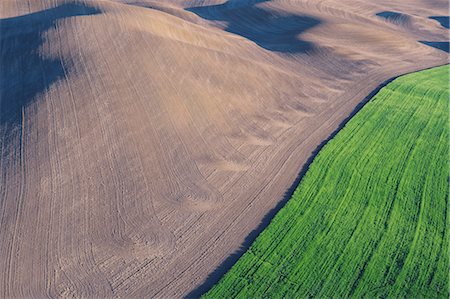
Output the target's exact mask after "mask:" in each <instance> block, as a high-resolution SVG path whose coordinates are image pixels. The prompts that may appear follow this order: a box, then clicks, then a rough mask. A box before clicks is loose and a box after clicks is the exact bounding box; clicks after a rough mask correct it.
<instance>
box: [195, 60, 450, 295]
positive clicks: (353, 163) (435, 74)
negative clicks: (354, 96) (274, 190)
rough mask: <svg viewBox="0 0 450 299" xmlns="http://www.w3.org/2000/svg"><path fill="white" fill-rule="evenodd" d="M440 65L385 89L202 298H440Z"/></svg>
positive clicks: (445, 191) (443, 290)
mask: <svg viewBox="0 0 450 299" xmlns="http://www.w3.org/2000/svg"><path fill="white" fill-rule="evenodd" d="M448 72H449V66H443V67H438V68H434V69H431V70H425V71H421V72H418V73H414V74H409V75H405V76H403V77H400V78H398V79H396V80H394V81H393V82H392V83H390V84H388V85H387V86H386V87H384V88H383V89H382V90H381V91H380V92H379V93H378V94H377V95H376V96H375V97H374V98H373V99H372V100H371V101H370V102H369V103H368V104H366V105H365V106H364V107H363V108H362V109H361V111H359V112H358V113H357V114H356V115H355V116H354V117H353V118H352V119H351V120H350V121H349V122H348V123H347V124H346V125H345V127H344V128H343V129H342V130H341V131H340V132H339V133H338V134H337V136H336V137H335V138H333V139H332V140H331V141H330V142H329V143H328V144H327V145H326V146H325V147H324V148H323V149H322V150H321V151H320V153H319V154H318V155H317V157H316V158H315V159H314V161H313V163H312V164H311V166H310V168H309V170H308V172H307V173H306V175H305V177H304V178H303V179H302V181H301V183H300V185H299V186H298V188H297V190H296V191H295V193H294V195H293V197H292V198H291V199H290V200H289V202H288V203H287V205H286V206H285V207H284V208H283V209H282V210H281V211H280V212H279V213H278V214H277V215H276V217H275V218H274V219H273V220H272V222H271V223H270V224H269V226H268V227H267V228H266V229H265V230H264V231H263V232H262V233H261V235H260V236H259V237H258V238H257V239H256V241H255V242H254V243H253V245H252V246H251V247H250V249H249V250H248V251H247V252H246V253H245V254H244V255H243V256H242V257H241V258H240V259H239V261H238V262H237V263H236V264H235V265H234V266H233V268H232V269H231V270H230V271H229V272H228V273H227V274H226V275H225V276H224V277H223V278H222V280H221V281H220V282H219V283H218V284H217V285H215V286H214V287H213V288H212V289H211V290H210V291H209V292H208V293H206V294H205V295H204V297H205V298H232V297H238V298H281V297H283V298H299V297H300V298H305V297H319V298H323V297H333V298H342V297H366V298H378V297H389V298H401V297H408V298H436V297H442V298H448V288H449V272H448V271H449V246H448V243H449V230H448V228H449V225H448V224H449V222H448V219H447V212H448V200H447V199H448V196H449V183H448V177H449V152H448V136H449V135H448V134H449V123H448V120H449V113H448V111H449V110H448V108H449V106H448V105H449V86H448V82H449V75H448Z"/></svg>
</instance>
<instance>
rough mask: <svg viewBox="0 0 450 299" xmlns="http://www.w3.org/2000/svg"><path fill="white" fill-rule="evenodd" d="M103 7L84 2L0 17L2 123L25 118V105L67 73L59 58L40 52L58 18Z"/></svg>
mask: <svg viewBox="0 0 450 299" xmlns="http://www.w3.org/2000/svg"><path fill="white" fill-rule="evenodd" d="M99 12H100V11H99V10H97V9H95V8H92V7H88V6H85V5H81V4H65V5H61V6H58V7H55V8H51V9H47V10H43V11H39V12H36V13H31V14H28V15H23V16H18V17H12V18H4V19H0V126H3V125H5V127H10V128H11V127H14V126H16V125H17V124H20V123H21V122H22V108H23V107H25V106H26V105H27V104H28V103H30V102H31V101H32V100H33V98H34V97H35V96H36V95H37V94H39V93H41V92H43V91H45V90H46V89H48V87H49V86H50V85H51V84H52V83H53V82H55V81H57V80H59V79H60V78H61V77H63V76H64V69H63V66H62V62H61V61H60V60H59V59H47V58H44V57H42V55H41V53H39V48H40V46H41V45H42V44H43V43H44V42H45V37H43V34H44V33H45V32H46V31H47V30H49V29H51V28H52V27H55V24H56V22H57V21H58V20H60V19H63V18H68V17H73V16H81V15H92V14H96V13H99Z"/></svg>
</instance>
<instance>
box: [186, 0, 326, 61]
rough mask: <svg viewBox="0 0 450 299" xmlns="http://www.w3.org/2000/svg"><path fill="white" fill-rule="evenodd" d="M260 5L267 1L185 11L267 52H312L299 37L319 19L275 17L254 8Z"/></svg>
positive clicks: (288, 16)
mask: <svg viewBox="0 0 450 299" xmlns="http://www.w3.org/2000/svg"><path fill="white" fill-rule="evenodd" d="M260 2H266V1H251V2H249V3H246V4H241V3H240V2H237V1H234V2H233V1H227V2H225V3H224V4H219V5H212V6H202V7H192V8H189V9H188V10H189V11H192V12H194V13H196V14H197V15H199V16H200V17H202V18H204V19H207V20H213V21H225V22H226V23H227V26H226V29H225V30H226V31H228V32H231V33H234V34H238V35H241V36H243V37H245V38H247V39H249V40H251V41H253V42H255V43H257V44H258V45H259V46H261V47H263V48H265V49H267V50H270V51H276V52H288V53H306V52H308V51H311V50H312V49H313V48H314V45H313V44H312V43H311V42H308V41H305V40H302V39H300V38H298V36H299V35H300V34H301V33H302V32H305V31H307V30H308V29H310V28H313V27H315V26H317V25H319V24H320V21H319V20H318V19H316V18H313V17H310V16H302V15H291V14H286V13H284V14H280V13H276V12H275V11H272V10H268V9H263V8H259V7H257V6H256V4H258V3H260Z"/></svg>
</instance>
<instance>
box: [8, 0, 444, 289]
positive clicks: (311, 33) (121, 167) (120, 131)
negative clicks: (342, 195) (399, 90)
mask: <svg viewBox="0 0 450 299" xmlns="http://www.w3.org/2000/svg"><path fill="white" fill-rule="evenodd" d="M222 2H223V1H222ZM222 2H219V1H216V2H214V1H161V2H158V1H145V0H137V1H133V0H130V1H125V0H124V1H112V0H91V1H88V0H86V1H61V0H52V1H51V0H15V1H12V0H2V1H0V18H1V20H0V40H1V45H0V66H1V67H0V99H1V101H0V140H1V141H0V142H1V153H0V155H1V156H0V157H1V161H0V165H1V166H0V174H1V182H0V297H2V298H5V297H6V298H8V297H44V296H62V297H70V296H75V297H83V296H84V297H92V296H94V295H95V296H97V297H111V296H117V297H143V296H146V297H157V298H167V297H175V298H178V297H182V296H186V295H187V294H193V293H191V292H192V291H193V290H195V289H196V288H198V287H199V286H200V285H202V284H203V283H204V281H205V280H207V279H208V277H210V278H211V273H217V271H216V272H214V271H215V270H216V269H217V267H219V266H220V265H221V264H223V262H224V261H225V260H227V261H228V262H230V261H231V260H232V259H231V260H230V259H227V258H228V257H229V256H231V255H232V254H233V253H235V252H236V251H239V248H240V247H241V244H242V243H244V242H245V240H246V237H247V236H248V235H249V234H250V233H251V232H252V231H253V230H254V229H255V228H257V227H258V225H259V224H260V223H261V221H263V219H264V216H265V215H266V214H267V213H268V212H269V211H270V210H271V209H273V208H274V207H275V206H276V205H277V203H278V202H279V201H281V200H282V199H283V196H284V194H285V193H286V192H287V190H288V189H289V187H290V186H291V184H292V182H293V181H294V180H295V179H296V177H297V175H298V173H299V171H300V169H301V167H302V165H303V164H304V163H305V162H306V161H307V159H308V158H309V157H310V156H311V153H312V152H313V151H314V149H315V148H316V147H317V146H318V145H319V144H320V143H321V141H322V140H324V139H326V138H327V137H328V136H329V135H330V134H331V133H332V132H333V131H334V130H335V129H336V128H337V127H338V126H339V124H340V123H341V121H342V120H343V119H345V118H346V117H347V116H348V115H349V114H350V113H351V112H352V110H353V109H354V108H355V107H356V106H357V105H358V103H359V102H361V101H362V100H363V99H364V97H366V96H367V95H368V94H369V93H370V91H371V90H373V89H374V88H375V87H376V86H377V85H379V84H380V83H381V82H383V81H385V80H386V79H388V78H390V77H393V76H396V75H399V74H402V73H406V72H411V71H415V70H419V69H423V68H427V67H432V66H437V65H441V64H445V63H447V62H448V53H447V52H448V45H447V47H445V44H443V43H442V42H444V41H446V40H448V30H447V29H446V28H445V27H444V26H443V25H442V24H441V22H439V21H438V20H439V17H442V16H447V15H448V7H447V5H448V4H447V1H446V0H442V1H440V0H433V1H430V0H408V1H406V0H401V1H400V0H397V1H387V0H381V1H377V2H378V3H377V4H373V3H372V2H373V1H369V0H321V1H315V0H314V1H313V0H303V1H302V0H298V1H294V0H292V1H289V0H284V1H282V0H280V1H235V0H230V1H229V2H228V3H226V4H221V3H222ZM169 3H170V4H169ZM436 17H438V18H437V19H436ZM442 45H443V46H442ZM437 48H440V49H437Z"/></svg>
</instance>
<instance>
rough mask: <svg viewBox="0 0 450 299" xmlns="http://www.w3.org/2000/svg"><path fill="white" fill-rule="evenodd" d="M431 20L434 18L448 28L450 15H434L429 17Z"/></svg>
mask: <svg viewBox="0 0 450 299" xmlns="http://www.w3.org/2000/svg"><path fill="white" fill-rule="evenodd" d="M430 19H432V20H436V21H438V22H439V24H441V26H442V27H444V28H447V29H449V23H450V17H449V16H434V17H430Z"/></svg>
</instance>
